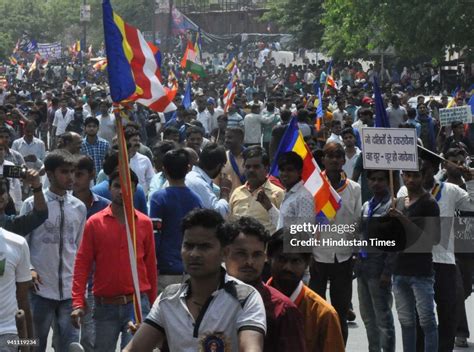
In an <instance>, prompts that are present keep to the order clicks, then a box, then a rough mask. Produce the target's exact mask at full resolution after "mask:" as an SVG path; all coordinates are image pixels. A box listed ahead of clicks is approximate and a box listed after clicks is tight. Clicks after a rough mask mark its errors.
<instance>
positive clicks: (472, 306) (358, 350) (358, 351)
mask: <svg viewBox="0 0 474 352" xmlns="http://www.w3.org/2000/svg"><path fill="white" fill-rule="evenodd" d="M353 293H354V294H353V300H352V304H353V305H354V311H355V312H356V314H357V318H356V320H355V322H353V323H350V325H349V340H348V342H347V349H346V351H347V352H366V351H368V344H367V335H366V332H365V327H364V323H363V322H362V319H361V318H360V314H359V300H358V297H357V283H356V280H354V286H353ZM466 310H467V318H468V322H469V327H470V329H471V331H472V332H474V314H473V312H474V297H473V296H471V297H469V299H468V300H467V301H466ZM393 314H394V318H395V329H396V344H397V348H396V351H397V352H402V344H401V341H402V336H401V330H400V324H399V323H398V320H397V315H396V312H395V304H394V308H393ZM472 335H474V333H473V334H472ZM50 338H51V334H50ZM471 341H472V342H470V343H469V348H455V349H454V351H456V352H474V339H471ZM48 345H49V346H51V343H50V342H49V343H48ZM53 351H54V350H53V349H52V348H49V349H48V352H53ZM116 351H117V352H119V351H120V348H117V349H116ZM295 352H296V351H295Z"/></svg>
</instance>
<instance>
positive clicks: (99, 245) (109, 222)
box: [71, 171, 157, 351]
mask: <svg viewBox="0 0 474 352" xmlns="http://www.w3.org/2000/svg"><path fill="white" fill-rule="evenodd" d="M130 173H131V175H130V176H131V180H132V187H133V188H135V187H136V186H137V183H138V178H137V176H136V175H135V173H134V172H133V171H130ZM109 184H110V186H109V190H110V193H111V195H112V204H111V205H110V206H108V207H107V208H105V209H104V210H102V211H100V212H98V213H97V214H95V215H93V216H91V217H90V218H89V219H88V221H87V223H86V227H85V230H84V236H83V238H82V242H81V246H80V248H79V251H78V253H77V256H76V261H75V264H74V278H73V287H72V297H73V298H72V300H73V301H72V306H73V309H74V310H73V312H72V313H71V318H72V323H73V325H74V326H75V327H76V328H79V324H80V320H81V318H82V317H83V316H84V313H85V310H86V309H87V304H86V298H85V291H86V284H87V279H88V277H89V274H90V273H91V271H92V268H93V264H95V269H94V274H93V278H94V281H93V283H94V287H93V294H94V296H95V308H94V320H95V334H96V336H97V339H96V343H95V350H96V351H113V350H115V346H116V345H117V339H118V336H119V334H120V333H122V341H121V348H122V349H123V348H124V347H125V346H126V345H127V343H128V342H129V341H130V340H131V338H132V335H131V334H130V332H129V331H128V330H129V322H130V321H131V320H132V319H133V316H134V308H133V297H132V294H133V281H132V271H131V267H130V261H129V254H128V242H127V234H126V229H125V214H124V208H123V200H122V191H121V188H120V179H119V175H118V171H114V172H113V173H112V174H111V175H110V176H109ZM135 226H136V236H137V238H136V261H137V271H138V279H139V286H140V292H141V302H142V315H143V316H146V314H148V312H149V310H150V302H154V300H155V298H156V296H157V270H156V256H155V241H154V237H153V226H152V222H151V220H150V219H149V218H148V217H147V216H146V215H144V214H142V213H140V212H138V211H135Z"/></svg>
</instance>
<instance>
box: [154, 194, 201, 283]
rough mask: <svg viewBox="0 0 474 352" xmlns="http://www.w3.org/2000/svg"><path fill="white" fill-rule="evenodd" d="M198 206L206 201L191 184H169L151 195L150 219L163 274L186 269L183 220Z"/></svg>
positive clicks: (159, 266)
mask: <svg viewBox="0 0 474 352" xmlns="http://www.w3.org/2000/svg"><path fill="white" fill-rule="evenodd" d="M194 208H202V203H201V200H200V199H199V196H198V195H197V194H196V193H194V192H193V191H192V190H190V189H189V188H188V187H167V188H164V189H162V190H159V191H156V192H155V193H153V195H152V196H151V199H150V218H151V220H152V221H153V228H154V230H155V246H156V258H157V261H158V262H157V263H158V269H159V272H160V274H162V275H170V274H174V275H177V274H182V273H183V272H184V267H183V262H182V259H181V244H182V242H183V233H182V231H181V221H182V220H183V218H184V217H185V216H186V214H188V213H189V212H190V211H191V210H193V209H194Z"/></svg>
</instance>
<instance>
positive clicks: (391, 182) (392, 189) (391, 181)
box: [388, 170, 395, 208]
mask: <svg viewBox="0 0 474 352" xmlns="http://www.w3.org/2000/svg"><path fill="white" fill-rule="evenodd" d="M388 173H389V174H388V175H389V181H390V195H391V197H392V208H394V207H395V187H394V185H393V170H389V171H388Z"/></svg>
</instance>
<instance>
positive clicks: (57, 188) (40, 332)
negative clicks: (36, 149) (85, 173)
mask: <svg viewBox="0 0 474 352" xmlns="http://www.w3.org/2000/svg"><path fill="white" fill-rule="evenodd" d="M74 164H75V158H74V157H73V155H72V154H71V153H69V152H67V151H66V150H61V149H58V150H54V151H52V152H50V153H49V154H48V155H47V156H46V158H45V160H44V167H45V170H46V174H47V176H48V179H49V184H50V186H49V188H48V189H47V190H46V191H45V192H44V193H45V198H46V202H47V206H48V219H47V220H46V221H45V222H44V223H43V224H42V225H41V226H39V227H37V228H36V229H35V230H33V231H32V232H31V233H30V234H29V235H28V236H27V237H28V243H29V245H30V250H31V264H32V266H33V267H34V268H35V270H36V272H37V273H38V276H39V277H40V281H39V282H38V287H37V289H36V290H35V292H34V293H32V294H31V309H32V312H33V323H34V326H35V333H36V337H37V338H38V339H39V347H38V351H45V350H46V345H47V341H48V334H49V332H50V329H51V326H52V325H53V321H56V324H57V328H58V329H57V332H58V336H59V339H58V340H59V341H57V350H58V351H67V350H68V348H69V345H70V344H71V343H72V342H78V341H79V333H78V331H77V330H76V329H74V327H73V326H72V324H71V320H70V314H71V312H72V300H71V294H72V291H71V289H72V274H73V266H74V260H75V257H76V252H77V249H78V248H79V244H80V242H81V239H82V233H83V231H84V225H85V223H86V213H87V210H86V206H85V205H84V203H82V201H81V200H79V199H78V198H76V197H74V196H73V195H71V194H70V193H68V191H69V190H71V189H72V184H73V173H74ZM33 203H34V198H33V197H30V198H28V199H26V200H25V202H24V203H23V206H22V208H21V212H20V215H23V214H27V213H29V212H30V211H32V209H33V206H34V204H33ZM53 268H55V269H53Z"/></svg>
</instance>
